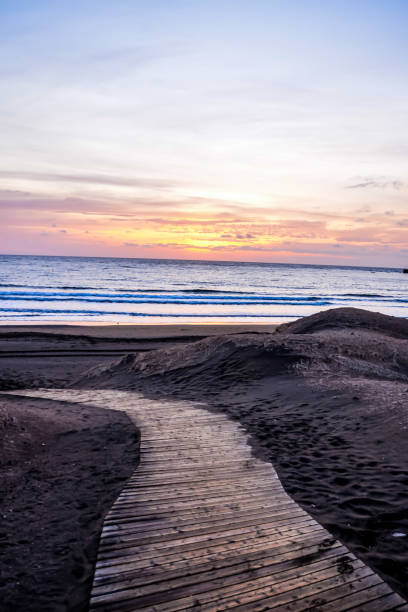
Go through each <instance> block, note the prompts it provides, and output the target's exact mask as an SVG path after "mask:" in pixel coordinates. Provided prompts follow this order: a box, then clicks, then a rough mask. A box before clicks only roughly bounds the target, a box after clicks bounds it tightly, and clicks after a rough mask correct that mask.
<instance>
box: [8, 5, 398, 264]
mask: <svg viewBox="0 0 408 612" xmlns="http://www.w3.org/2000/svg"><path fill="white" fill-rule="evenodd" d="M407 20H408V3H407V2H406V0H400V1H399V0H388V1H387V2H384V1H383V0H381V1H377V0H353V2H351V1H350V0H322V1H320V0H319V1H318V0H289V1H288V0H282V1H280V0H246V1H242V0H231V1H226V0H216V1H213V0H205V1H201V0H196V1H194V0H184V1H181V0H163V1H162V0H150V1H149V2H146V0H143V1H138V0H115V2H111V0H109V1H105V0H97V1H94V0H82V1H81V2H79V1H77V0H70V1H69V2H66V1H64V0H59V1H58V2H54V1H50V0H19V1H18V2H15V0H12V1H8V0H1V1H0V40H1V54H0V87H1V92H2V95H1V96H0V133H1V139H0V157H1V164H0V252H2V253H16V254H41V255H47V254H49V255H89V256H107V257H115V256H117V257H153V258H178V259H207V260H237V261H265V262H299V263H302V262H304V263H316V264H319V263H324V264H334V265H335V264H346V265H373V266H375V265H378V266H396V267H402V266H404V267H407V265H408V202H407V195H408V176H407V160H408V138H407V136H408V134H407V132H408V78H407V65H408V64H407V52H408V38H407V36H406V23H407Z"/></svg>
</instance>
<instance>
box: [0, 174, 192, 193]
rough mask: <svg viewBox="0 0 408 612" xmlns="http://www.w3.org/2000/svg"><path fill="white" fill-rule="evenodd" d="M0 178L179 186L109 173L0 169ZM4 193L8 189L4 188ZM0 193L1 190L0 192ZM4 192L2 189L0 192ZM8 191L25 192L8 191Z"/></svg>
mask: <svg viewBox="0 0 408 612" xmlns="http://www.w3.org/2000/svg"><path fill="white" fill-rule="evenodd" d="M0 179H11V180H16V179H17V180H24V181H41V182H52V183H81V184H87V185H110V186H112V187H139V188H143V189H170V188H172V187H176V186H179V185H180V183H179V182H177V183H175V182H174V181H170V180H167V179H156V178H149V177H123V176H114V175H111V174H65V173H52V172H12V171H7V170H0ZM5 191H6V193H7V191H8V190H5ZM0 193H1V192H0ZM2 193H4V191H3V192H2ZM9 193H14V194H17V193H20V194H21V193H23V194H24V195H27V194H26V192H18V191H9Z"/></svg>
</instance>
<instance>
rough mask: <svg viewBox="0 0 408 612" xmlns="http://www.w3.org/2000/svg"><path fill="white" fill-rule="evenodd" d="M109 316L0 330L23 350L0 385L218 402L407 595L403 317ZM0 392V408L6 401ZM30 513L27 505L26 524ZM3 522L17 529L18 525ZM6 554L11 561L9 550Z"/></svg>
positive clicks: (2, 366)
mask: <svg viewBox="0 0 408 612" xmlns="http://www.w3.org/2000/svg"><path fill="white" fill-rule="evenodd" d="M117 327H118V328H119V327H121V328H122V330H121V335H120V337H118V338H115V331H114V329H112V332H109V334H107V333H106V327H104V326H101V327H98V328H95V329H94V330H91V331H89V328H84V327H80V330H81V332H82V333H80V331H76V330H75V331H74V330H73V329H68V330H67V329H66V328H64V330H62V331H61V329H60V328H56V329H55V330H52V331H50V329H49V328H48V329H47V331H44V330H43V329H40V330H39V329H38V327H30V328H25V329H21V327H19V328H16V327H14V328H13V329H11V328H1V329H0V351H1V350H8V351H9V352H11V351H12V350H14V351H27V354H26V355H13V356H10V355H9V356H7V357H6V356H4V357H2V358H1V359H0V385H2V388H3V389H5V390H6V389H7V388H8V389H12V388H16V387H17V386H20V387H22V386H32V387H36V386H56V387H57V386H62V385H63V384H64V383H66V384H73V386H75V387H80V388H92V387H94V388H98V387H100V388H111V389H126V390H137V391H142V392H143V393H144V394H146V395H148V396H149V397H163V396H173V397H179V398H185V399H192V400H200V401H205V402H206V403H207V405H208V407H209V409H210V410H215V411H220V410H221V411H224V412H227V413H228V414H230V415H231V416H232V417H233V418H236V419H239V420H240V421H241V422H242V423H244V424H245V425H246V427H247V428H248V430H249V431H250V432H251V434H252V445H253V448H254V452H255V453H256V454H258V455H260V456H262V457H264V458H268V459H269V460H270V461H272V462H273V464H274V465H275V467H276V468H277V470H278V472H279V475H280V477H281V479H282V482H283V484H284V486H285V487H286V489H287V491H288V492H289V494H291V495H292V496H293V497H294V499H295V500H296V501H297V502H298V503H300V504H301V505H302V506H303V507H304V508H305V509H306V510H307V511H308V512H309V513H310V514H311V515H312V516H314V517H315V518H317V520H318V521H319V522H320V523H322V524H323V526H325V527H327V528H328V529H329V531H331V533H333V535H335V536H336V537H338V538H340V540H342V541H343V542H344V543H345V544H346V545H347V546H348V547H349V548H350V549H351V550H352V551H353V552H354V553H356V554H357V556H359V557H360V558H361V559H362V560H363V561H364V562H365V563H367V564H368V565H370V566H372V567H373V568H374V569H375V570H376V571H377V572H379V573H380V574H381V575H382V576H383V577H384V579H385V580H386V581H388V582H389V584H390V585H391V586H392V587H393V588H395V589H396V590H398V591H399V592H401V593H402V594H404V595H405V596H406V597H407V596H408V589H407V584H408V580H407V578H408V571H407V567H408V535H407V534H408V519H407V517H408V445H407V428H408V409H407V408H408V407H407V401H408V322H407V321H404V320H400V319H393V318H391V317H383V316H382V315H378V316H377V315H373V314H371V313H366V312H364V311H356V310H354V309H338V310H336V311H329V312H328V313H322V314H321V315H318V316H314V317H308V318H306V319H304V320H302V321H299V322H295V323H292V324H290V325H288V326H282V327H281V328H279V329H278V330H277V332H276V333H265V332H274V328H273V327H272V326H271V327H270V328H268V329H267V330H265V329H261V326H259V327H256V328H255V331H256V332H258V333H253V331H252V330H250V333H245V331H246V330H245V328H240V329H236V328H234V329H233V330H232V328H228V330H222V331H234V332H237V331H238V332H239V333H233V334H227V335H223V336H217V335H215V336H212V337H209V338H205V339H200V337H201V338H202V337H203V336H206V335H207V334H208V335H210V334H209V332H208V330H209V327H210V326H191V327H190V326H180V327H178V326H166V328H167V327H171V329H166V330H163V329H158V328H153V329H152V327H151V326H143V327H144V328H146V327H149V328H150V330H151V331H150V335H149V332H148V331H146V330H142V329H140V330H139V331H140V334H138V329H139V328H137V327H136V326H132V327H131V328H129V329H128V330H127V331H126V333H125V332H124V331H123V327H124V326H117ZM183 327H187V331H188V334H187V335H186V331H185V330H184V329H182V328H183ZM192 327H194V328H196V329H194V330H192ZM211 327H212V326H211ZM176 328H177V331H176ZM6 330H7V331H6ZM104 330H105V332H104ZM67 332H69V333H67ZM103 332H104V333H103ZM217 332H220V330H219V329H218V330H214V334H216V333H217ZM4 334H6V335H4ZM7 334H8V335H7ZM16 334H17V335H16ZM44 334H46V335H44ZM49 334H51V335H52V337H50V335H49ZM123 334H124V335H123ZM183 334H184V335H183ZM151 349H158V350H151ZM56 350H61V351H64V352H65V353H64V354H60V355H59V356H57V355H56V354H55V352H54V353H53V352H52V351H56ZM113 351H116V354H115V355H114V354H113ZM112 360H113V362H112ZM92 366H93V368H94V369H93V370H92V371H91V372H87V373H85V374H84V372H85V371H86V370H87V368H89V367H92ZM1 397H2V401H3V402H5V403H6V407H7V410H9V411H10V409H12V408H13V405H14V406H16V402H17V400H10V399H9V398H7V396H5V395H3V396H1ZM20 401H25V400H20V399H19V400H18V402H20ZM38 401H40V400H38ZM41 401H42V400H41ZM36 406H37V409H38V408H39V407H40V404H36ZM67 409H69V411H70V410H71V408H70V407H67ZM102 412H104V411H101V413H102ZM89 419H90V420H89V421H88V424H89V428H90V430H91V431H92V439H93V440H95V439H96V440H97V439H98V436H99V430H98V427H97V426H96V424H95V423H94V421H93V416H92V415H91V414H90V415H89ZM3 422H4V421H3ZM8 427H9V425H8V424H7V422H6V424H5V425H4V429H5V430H6V431H7V428H8ZM79 457H80V456H79ZM113 466H114V464H113V462H112V463H111V468H110V469H113ZM123 466H124V469H127V468H126V460H125V461H124V463H123ZM128 467H130V466H129V465H128ZM107 470H108V471H109V466H107ZM78 478H79V479H80V476H78ZM92 479H93V477H92ZM89 480H90V478H88V479H87V481H89ZM58 487H59V485H58ZM58 487H57V486H55V487H54V488H53V494H54V496H55V497H56V498H57V497H58V496H59V495H60V493H59V491H58V490H57V489H58ZM16 495H17V496H18V491H17V489H16ZM30 512H32V509H31V508H30V505H29V504H28V507H26V510H25V519H24V520H25V521H27V520H28V518H29V517H30ZM21 516H23V514H21ZM27 517H28V518H27ZM78 520H79V519H78ZM22 527H23V522H21V528H22ZM94 528H95V523H93V522H92V521H91V522H90V525H89V529H94ZM64 529H65V528H63V529H61V528H59V529H58V528H55V529H54V530H53V533H54V535H53V536H52V537H57V536H58V537H59V534H61V532H63V531H64ZM27 531H29V530H27ZM37 531H38V530H37ZM11 533H19V526H18V524H15V525H14V526H13V531H12V532H11ZM24 533H26V532H24ZM93 533H95V531H93ZM26 537H27V538H28V536H26ZM68 559H69V562H71V561H72V559H71V556H70V553H68ZM66 562H67V563H68V560H67V561H66ZM15 563H16V564H17V560H16V561H15ZM8 565H9V566H10V567H11V568H13V559H12V557H9V558H8ZM15 567H16V568H17V567H18V566H17V565H16V566H15ZM66 567H68V566H66ZM11 573H12V572H11ZM7 588H9V587H7ZM20 588H22V587H20ZM58 588H61V586H59V587H58ZM58 588H57V587H56V589H57V590H58ZM0 594H1V591H0ZM83 601H84V600H83ZM16 609H18V608H16ZM20 609H24V608H20ZM33 609H35V608H33ZM38 609H47V608H44V607H43V608H38ZM50 609H51V608H50ZM61 609H64V608H61ZM66 609H70V608H66ZM72 609H74V608H72ZM78 609H80V608H78Z"/></svg>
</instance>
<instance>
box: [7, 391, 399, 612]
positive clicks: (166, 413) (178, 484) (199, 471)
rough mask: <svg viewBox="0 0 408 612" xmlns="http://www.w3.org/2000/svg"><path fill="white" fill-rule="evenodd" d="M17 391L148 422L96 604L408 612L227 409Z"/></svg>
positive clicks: (110, 521)
mask: <svg viewBox="0 0 408 612" xmlns="http://www.w3.org/2000/svg"><path fill="white" fill-rule="evenodd" d="M18 394H21V395H29V396H35V397H38V396H40V397H47V398H48V399H54V400H58V401H64V400H66V401H69V402H79V403H85V404H88V405H94V406H100V407H103V408H110V409H117V410H123V411H124V412H126V413H127V414H128V415H129V417H130V418H131V419H132V420H134V422H135V423H136V424H137V426H138V427H139V428H140V429H141V432H142V443H141V463H140V466H139V467H138V469H137V470H136V471H135V472H134V474H133V476H132V477H131V478H130V480H129V481H128V483H127V484H126V486H125V487H124V489H123V491H122V493H121V494H120V496H119V497H118V499H117V500H116V502H115V503H114V505H113V507H112V509H111V510H110V512H109V513H108V514H107V516H106V518H105V522H104V528H103V531H102V535H101V540H100V545H99V553H98V561H97V564H96V571H95V577H94V583H93V589H92V595H91V602H90V609H91V610H98V611H104V610H106V611H109V612H114V611H116V610H122V611H125V610H129V611H130V610H134V611H136V610H137V611H141V610H143V611H145V612H147V611H155V612H159V611H160V612H164V611H166V612H170V611H173V610H194V611H200V612H201V611H202V612H204V611H206V612H207V611H213V612H215V611H222V610H229V609H232V610H233V611H234V612H238V611H239V612H249V611H255V610H257V611H263V610H276V611H277V610H281V611H283V610H284V611H300V610H314V611H315V612H318V611H320V612H340V611H342V610H359V611H372V612H382V611H385V610H399V611H401V612H402V611H403V610H404V611H408V604H407V603H406V602H405V600H404V599H402V598H401V597H400V596H399V595H398V594H396V593H395V592H393V591H392V589H391V588H390V587H389V586H388V585H387V584H385V583H384V582H383V580H382V579H381V578H380V577H379V576H378V575H377V574H375V573H374V572H373V570H371V569H370V568H369V567H367V566H366V565H364V563H363V562H362V561H360V560H359V559H357V558H356V557H355V556H354V555H352V554H351V553H350V552H349V551H348V550H347V549H346V547H345V546H343V545H342V544H341V543H340V542H338V541H335V540H334V539H333V538H332V537H331V536H330V534H329V533H328V532H327V531H326V530H325V529H323V527H321V526H320V525H319V524H318V523H317V522H316V521H315V520H314V519H312V518H311V517H310V516H309V515H308V514H307V513H306V512H305V511H304V510H302V509H301V508H300V507H299V506H298V505H297V504H296V503H295V502H294V501H293V500H292V499H291V498H290V497H289V496H288V495H287V493H286V492H285V491H284V489H283V487H282V485H281V483H280V481H279V478H278V476H277V474H276V472H275V470H274V469H273V467H272V465H271V464H269V463H265V462H263V461H261V460H259V459H255V458H254V457H252V455H251V449H250V447H249V446H248V444H247V435H246V434H245V432H244V430H243V429H242V428H241V427H240V425H238V424H237V423H236V422H234V421H231V420H229V419H228V418H227V417H226V416H224V415H222V414H213V413H210V412H208V411H207V410H205V409H203V408H200V407H199V405H196V404H192V403H189V402H184V401H167V400H166V401H164V400H160V401H156V400H149V399H146V398H144V397H142V396H140V395H137V394H135V393H131V392H122V391H106V390H100V391H99V390H97V391H95V390H92V391H80V390H72V389H70V390H67V389H61V390H58V389H49V390H47V389H44V390H38V391H31V390H30V391H21V392H18Z"/></svg>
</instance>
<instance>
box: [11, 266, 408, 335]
mask: <svg viewBox="0 0 408 612" xmlns="http://www.w3.org/2000/svg"><path fill="white" fill-rule="evenodd" d="M407 288H408V275H407V274H405V275H404V274H403V273H402V271H401V270H397V269H393V268H367V267H364V268H362V267H361V268H359V267H348V266H318V265H301V264H273V263H240V262H224V261H216V262H214V261H185V260H171V259H168V260H163V259H123V258H110V257H43V256H35V257H32V256H20V255H0V322H2V323H11V322H13V323H25V322H31V323H45V322H68V321H75V322H95V323H98V322H100V323H103V322H113V323H280V322H283V321H291V320H293V319H296V318H299V317H303V316H305V315H310V314H313V313H315V312H318V311H321V310H327V309H329V308H336V307H340V306H354V307H356V308H365V309H367V310H372V311H378V312H382V313H385V314H390V315H395V316H399V317H408V293H407Z"/></svg>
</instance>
